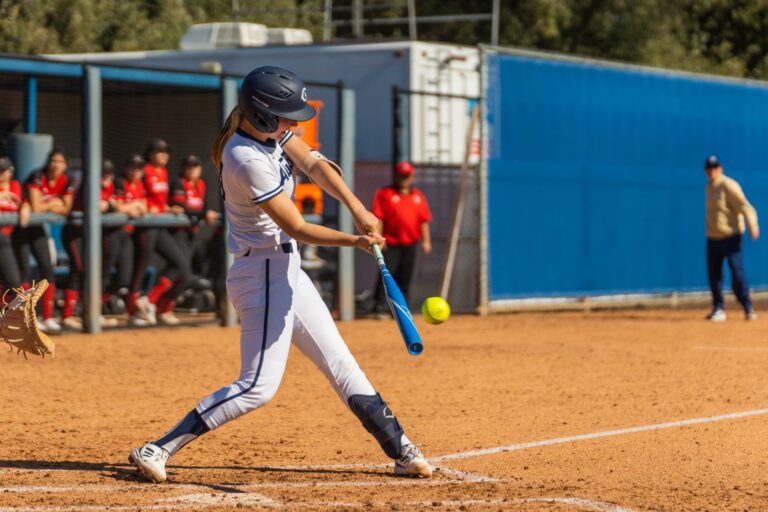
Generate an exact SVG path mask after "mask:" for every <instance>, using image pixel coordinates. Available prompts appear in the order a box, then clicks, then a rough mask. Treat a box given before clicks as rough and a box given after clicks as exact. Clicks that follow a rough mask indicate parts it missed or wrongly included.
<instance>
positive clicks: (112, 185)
mask: <svg viewBox="0 0 768 512" xmlns="http://www.w3.org/2000/svg"><path fill="white" fill-rule="evenodd" d="M139 180H141V179H139ZM120 191H121V192H120V193H121V194H123V195H124V188H123V187H122V186H121V187H120ZM99 208H100V209H101V212H102V213H123V214H126V215H128V217H130V218H132V219H134V218H137V217H140V216H142V215H143V214H144V213H145V212H146V203H143V202H141V201H139V202H137V203H135V204H133V203H126V202H125V201H124V200H121V198H118V187H117V180H116V179H115V173H114V167H112V168H108V167H107V166H105V167H104V168H103V170H102V175H101V199H100V202H99ZM134 232H135V229H134V227H133V225H131V224H125V225H124V226H104V228H103V230H102V248H103V261H102V265H103V267H102V287H103V295H102V302H103V303H107V302H109V300H110V299H111V298H112V297H114V296H116V295H119V296H121V297H122V298H123V300H124V301H126V302H127V300H128V293H129V290H130V286H131V278H132V276H133V260H134V244H133V233H134ZM104 325H111V322H109V321H108V320H107V321H105V322H104Z"/></svg>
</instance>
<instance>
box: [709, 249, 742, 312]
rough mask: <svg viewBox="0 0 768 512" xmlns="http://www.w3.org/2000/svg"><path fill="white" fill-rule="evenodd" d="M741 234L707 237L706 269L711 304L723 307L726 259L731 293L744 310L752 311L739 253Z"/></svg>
mask: <svg viewBox="0 0 768 512" xmlns="http://www.w3.org/2000/svg"><path fill="white" fill-rule="evenodd" d="M741 238H742V236H741V235H736V236H732V237H730V238H725V239H723V240H711V239H707V270H708V273H709V289H710V291H711V292H712V306H713V307H714V308H722V307H723V260H724V259H727V260H728V266H729V267H730V268H731V278H732V280H733V293H734V294H735V295H736V298H737V299H739V302H740V303H741V305H742V307H744V311H746V312H747V313H749V312H750V311H752V300H751V299H750V297H749V283H748V282H747V275H746V274H745V273H744V259H743V257H742V255H741Z"/></svg>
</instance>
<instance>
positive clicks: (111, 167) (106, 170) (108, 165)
mask: <svg viewBox="0 0 768 512" xmlns="http://www.w3.org/2000/svg"><path fill="white" fill-rule="evenodd" d="M114 172H115V164H113V163H112V160H110V159H108V158H105V159H104V162H102V164H101V174H102V176H104V175H107V174H113V173H114Z"/></svg>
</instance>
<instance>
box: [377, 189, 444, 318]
mask: <svg viewBox="0 0 768 512" xmlns="http://www.w3.org/2000/svg"><path fill="white" fill-rule="evenodd" d="M372 213H373V214H374V215H375V216H376V217H378V218H379V219H381V221H382V223H383V225H384V228H383V229H382V235H383V236H384V238H385V239H386V241H387V250H386V251H385V252H384V259H385V261H386V263H387V268H388V269H389V271H390V272H391V273H392V277H394V279H395V282H397V284H398V285H399V286H400V290H401V291H402V292H403V295H404V296H405V298H406V299H408V290H409V288H410V284H411V278H412V277H413V271H414V269H415V268H416V258H417V256H418V247H417V245H418V242H419V240H421V225H422V224H423V223H425V222H429V221H431V220H432V213H431V212H430V211H429V204H428V203H427V198H426V197H425V196H424V194H423V193H422V192H421V190H419V189H417V188H415V187H412V188H411V190H410V191H409V193H407V194H403V193H401V192H400V191H399V190H398V189H397V188H396V187H395V186H389V187H384V188H380V189H379V190H377V191H376V195H375V197H374V198H373V210H372ZM384 297H385V295H384V288H383V286H382V284H381V279H379V280H378V281H377V283H376V292H375V293H374V300H375V301H376V305H377V307H379V308H386V302H385V300H384Z"/></svg>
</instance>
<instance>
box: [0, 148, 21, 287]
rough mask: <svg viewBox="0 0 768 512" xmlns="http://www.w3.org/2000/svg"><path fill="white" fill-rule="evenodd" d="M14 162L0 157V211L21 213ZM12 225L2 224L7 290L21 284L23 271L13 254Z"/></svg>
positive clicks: (0, 247)
mask: <svg viewBox="0 0 768 512" xmlns="http://www.w3.org/2000/svg"><path fill="white" fill-rule="evenodd" d="M13 171H14V169H13V163H12V162H11V159H10V158H8V157H0V213H19V214H20V210H21V207H22V204H23V202H22V195H23V194H22V192H21V184H20V183H19V182H18V181H16V180H14V179H13ZM11 233H13V226H12V225H5V226H0V279H2V282H1V283H2V289H0V295H3V294H5V292H6V290H11V289H13V288H18V287H19V286H21V273H20V272H19V265H18V263H17V262H16V256H15V255H14V254H13V245H12V244H11Z"/></svg>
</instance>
